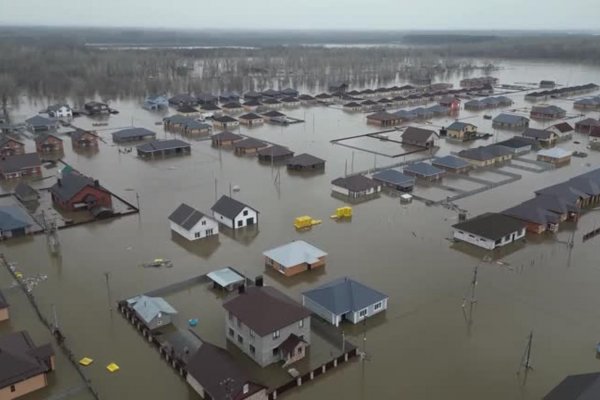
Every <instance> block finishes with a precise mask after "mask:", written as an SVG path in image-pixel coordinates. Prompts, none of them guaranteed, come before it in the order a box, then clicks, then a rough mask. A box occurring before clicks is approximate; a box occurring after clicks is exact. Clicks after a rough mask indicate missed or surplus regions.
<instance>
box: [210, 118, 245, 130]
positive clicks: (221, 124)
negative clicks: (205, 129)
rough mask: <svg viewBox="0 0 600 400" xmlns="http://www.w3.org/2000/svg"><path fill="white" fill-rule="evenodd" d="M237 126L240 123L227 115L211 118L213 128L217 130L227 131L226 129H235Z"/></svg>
mask: <svg viewBox="0 0 600 400" xmlns="http://www.w3.org/2000/svg"><path fill="white" fill-rule="evenodd" d="M239 125H240V122H239V121H238V120H237V119H235V118H233V117H230V116H229V115H221V116H215V117H213V126H214V127H215V128H218V129H223V130H227V129H231V128H235V127H237V126H239Z"/></svg>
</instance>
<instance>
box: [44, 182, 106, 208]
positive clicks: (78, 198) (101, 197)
mask: <svg viewBox="0 0 600 400" xmlns="http://www.w3.org/2000/svg"><path fill="white" fill-rule="evenodd" d="M88 195H92V196H94V197H95V198H96V203H95V205H97V206H102V207H107V208H112V196H111V194H110V193H108V192H106V191H104V190H102V189H98V188H95V187H93V186H86V187H84V188H83V189H81V191H79V193H77V194H76V195H75V196H73V197H72V198H71V199H70V200H68V201H65V202H62V201H60V200H59V199H57V198H56V197H55V196H54V195H52V200H53V201H54V202H55V203H56V204H58V205H59V206H60V207H62V208H64V209H65V210H71V211H76V210H78V208H76V207H75V205H77V204H81V203H83V202H84V200H83V199H84V198H85V197H86V196H88Z"/></svg>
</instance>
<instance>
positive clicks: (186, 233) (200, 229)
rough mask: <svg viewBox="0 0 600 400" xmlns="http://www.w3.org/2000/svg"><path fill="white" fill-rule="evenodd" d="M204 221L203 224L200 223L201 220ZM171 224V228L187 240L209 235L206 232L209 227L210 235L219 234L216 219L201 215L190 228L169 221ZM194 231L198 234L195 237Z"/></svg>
mask: <svg viewBox="0 0 600 400" xmlns="http://www.w3.org/2000/svg"><path fill="white" fill-rule="evenodd" d="M203 221H204V222H206V224H205V225H202V222H203ZM169 222H170V225H171V230H172V231H174V232H177V233H178V234H179V235H181V236H183V237H184V238H186V239H187V240H198V239H204V238H205V237H208V236H211V235H208V234H207V231H208V230H209V229H212V230H213V233H212V235H218V234H219V224H218V223H217V221H215V220H213V219H212V218H206V217H203V218H202V219H201V220H200V221H198V223H197V224H196V225H195V226H194V227H193V228H192V229H190V230H187V229H184V228H183V227H181V226H179V225H177V224H176V223H174V222H172V221H169ZM196 233H199V234H200V236H199V237H196Z"/></svg>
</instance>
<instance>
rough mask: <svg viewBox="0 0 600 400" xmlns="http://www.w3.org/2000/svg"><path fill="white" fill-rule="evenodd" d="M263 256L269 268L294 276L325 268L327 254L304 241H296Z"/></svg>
mask: <svg viewBox="0 0 600 400" xmlns="http://www.w3.org/2000/svg"><path fill="white" fill-rule="evenodd" d="M263 256H264V257H265V265H266V266H267V267H269V268H273V269H274V270H275V271H277V272H279V273H281V274H283V275H285V276H293V275H296V274H299V273H301V272H304V271H310V270H313V269H315V268H321V267H324V266H325V261H326V257H327V253H326V252H324V251H323V250H321V249H319V248H317V247H315V246H313V245H312V244H310V243H307V242H305V241H304V240H294V241H293V242H290V243H286V244H284V245H281V246H278V247H275V248H274V249H271V250H267V251H265V252H263Z"/></svg>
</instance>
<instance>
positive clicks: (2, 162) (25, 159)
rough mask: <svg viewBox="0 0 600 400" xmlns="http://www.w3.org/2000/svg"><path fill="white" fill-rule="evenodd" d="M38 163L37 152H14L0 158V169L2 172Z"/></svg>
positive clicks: (36, 165) (29, 166)
mask: <svg viewBox="0 0 600 400" xmlns="http://www.w3.org/2000/svg"><path fill="white" fill-rule="evenodd" d="M40 165H41V161H40V156H39V155H38V154H37V153H25V154H15V155H12V156H7V157H3V158H0V171H1V172H2V173H4V174H6V173H10V172H18V171H21V170H22V169H25V168H32V167H39V166H40Z"/></svg>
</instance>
